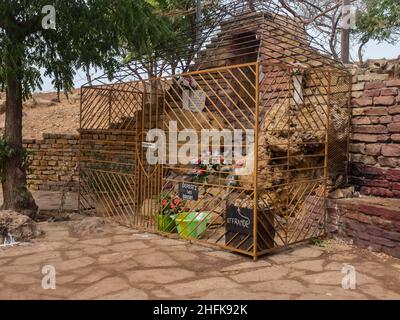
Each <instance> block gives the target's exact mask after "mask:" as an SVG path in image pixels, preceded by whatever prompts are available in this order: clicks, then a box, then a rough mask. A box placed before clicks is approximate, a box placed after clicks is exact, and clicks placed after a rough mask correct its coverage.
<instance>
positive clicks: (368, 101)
mask: <svg viewBox="0 0 400 320" xmlns="http://www.w3.org/2000/svg"><path fill="white" fill-rule="evenodd" d="M353 103H354V105H356V106H358V107H366V106H372V105H373V99H372V98H371V97H361V98H358V99H354V100H353Z"/></svg>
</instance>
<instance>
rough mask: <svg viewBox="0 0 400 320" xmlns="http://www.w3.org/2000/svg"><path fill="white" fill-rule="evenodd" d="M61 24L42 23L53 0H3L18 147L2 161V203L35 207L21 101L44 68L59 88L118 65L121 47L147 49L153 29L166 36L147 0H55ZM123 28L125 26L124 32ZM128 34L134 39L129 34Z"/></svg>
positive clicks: (13, 144)
mask: <svg viewBox="0 0 400 320" xmlns="http://www.w3.org/2000/svg"><path fill="white" fill-rule="evenodd" d="M51 3H52V5H53V6H54V7H55V10H56V29H55V30H52V29H47V30H46V29H43V26H42V19H43V17H44V16H45V14H42V8H43V7H44V6H45V5H48V4H49V1H48V0H0V89H2V90H6V123H5V132H4V138H5V139H7V142H8V146H9V148H11V149H12V150H15V152H13V153H12V154H10V157H7V158H6V160H5V161H4V163H3V168H2V170H3V171H4V181H3V184H2V186H3V198H4V202H3V208H4V209H14V210H19V211H21V210H24V209H35V208H36V204H35V202H34V200H33V198H32V196H31V195H30V193H29V191H28V190H27V188H26V171H25V168H24V160H23V156H22V154H23V153H22V152H18V150H22V102H23V99H25V98H27V97H29V96H30V94H31V92H32V91H33V90H35V89H37V88H40V86H41V84H42V77H41V71H42V70H44V73H45V75H47V76H50V77H52V78H53V84H54V85H55V87H56V89H57V90H69V89H71V88H72V87H73V78H74V75H75V72H76V70H77V68H80V67H82V66H85V67H91V66H92V67H98V68H101V69H104V70H106V71H107V73H108V74H109V75H111V74H112V72H113V71H114V70H115V69H116V68H117V66H118V64H119V62H120V61H119V60H121V59H118V57H120V54H121V51H120V47H121V45H122V44H124V43H129V45H130V47H131V48H134V49H135V51H137V52H145V51H146V50H147V46H148V35H149V34H151V35H152V39H153V41H158V40H157V39H158V38H160V37H161V36H162V30H160V25H158V24H157V23H154V21H155V18H154V15H153V13H154V8H153V7H152V5H151V4H150V3H149V2H148V1H146V0H68V1H66V0H53V1H51ZM122 31H123V32H122ZM127 34H129V35H130V37H129V39H124V37H123V36H124V35H127Z"/></svg>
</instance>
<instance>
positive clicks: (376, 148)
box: [365, 144, 382, 156]
mask: <svg viewBox="0 0 400 320" xmlns="http://www.w3.org/2000/svg"><path fill="white" fill-rule="evenodd" d="M381 149H382V145H380V144H367V145H366V148H365V154H367V155H369V156H378V155H380V154H381Z"/></svg>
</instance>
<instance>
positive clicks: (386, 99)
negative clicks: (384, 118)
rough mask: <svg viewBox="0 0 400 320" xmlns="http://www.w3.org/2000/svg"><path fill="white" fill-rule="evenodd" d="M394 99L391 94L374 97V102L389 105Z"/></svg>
mask: <svg viewBox="0 0 400 320" xmlns="http://www.w3.org/2000/svg"><path fill="white" fill-rule="evenodd" d="M395 101H396V99H395V97H392V96H380V97H374V104H375V105H379V106H391V105H393V104H394V103H395Z"/></svg>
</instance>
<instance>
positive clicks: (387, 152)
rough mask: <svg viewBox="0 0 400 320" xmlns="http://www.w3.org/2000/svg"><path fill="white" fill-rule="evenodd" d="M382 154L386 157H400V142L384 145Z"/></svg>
mask: <svg viewBox="0 0 400 320" xmlns="http://www.w3.org/2000/svg"><path fill="white" fill-rule="evenodd" d="M382 155H383V156H385V157H400V144H388V145H383V146H382Z"/></svg>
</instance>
